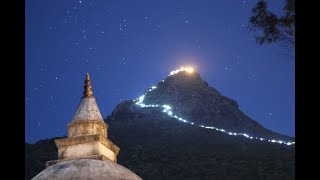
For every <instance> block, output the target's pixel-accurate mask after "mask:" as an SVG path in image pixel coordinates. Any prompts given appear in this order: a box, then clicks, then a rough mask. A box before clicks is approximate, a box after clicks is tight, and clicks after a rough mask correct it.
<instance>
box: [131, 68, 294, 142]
mask: <svg viewBox="0 0 320 180" xmlns="http://www.w3.org/2000/svg"><path fill="white" fill-rule="evenodd" d="M182 71H185V72H188V73H193V72H194V69H193V68H192V67H182V68H180V69H177V70H175V71H171V72H170V74H169V75H168V76H172V75H175V74H178V73H179V72H182ZM162 81H163V82H164V80H162ZM156 88H157V86H152V87H151V88H149V90H148V91H146V93H145V94H144V95H142V96H140V97H139V98H137V99H136V100H134V101H135V102H136V103H135V104H136V105H138V106H140V107H142V108H146V107H147V108H150V107H151V108H154V107H160V108H163V111H162V112H164V113H166V114H167V115H168V116H170V117H172V118H175V119H177V120H178V121H181V122H184V123H188V124H191V125H195V126H199V127H200V128H205V129H211V130H216V131H219V132H222V133H225V134H228V135H230V136H244V137H245V138H248V139H251V140H254V139H256V140H260V141H266V142H270V143H279V144H285V145H288V146H291V145H294V144H295V142H294V141H292V142H289V141H282V140H274V139H266V138H261V137H253V136H250V135H249V134H247V133H236V132H231V131H227V130H225V129H220V128H217V127H214V126H205V125H202V124H200V125H197V124H195V123H194V122H192V121H188V120H186V119H183V118H182V117H179V116H177V115H175V113H174V112H173V111H172V108H171V106H170V105H167V104H164V105H159V104H144V103H143V101H144V98H145V96H146V94H147V93H148V92H151V91H153V90H154V89H156Z"/></svg>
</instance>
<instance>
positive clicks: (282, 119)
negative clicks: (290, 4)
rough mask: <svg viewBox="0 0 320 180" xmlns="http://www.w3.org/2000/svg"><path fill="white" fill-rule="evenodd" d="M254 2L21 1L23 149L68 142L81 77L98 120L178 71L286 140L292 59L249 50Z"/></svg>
mask: <svg viewBox="0 0 320 180" xmlns="http://www.w3.org/2000/svg"><path fill="white" fill-rule="evenodd" d="M256 2H257V1H256V0H247V1H243V0H112V1H111V0H80V1H79V0H78V1H75V0H55V1H49V0H26V1H25V5H26V6H25V8H26V14H25V20H26V21H25V38H26V39H25V48H26V49H25V68H26V74H25V97H26V99H25V115H26V116H25V130H26V132H25V138H26V141H27V142H29V143H34V142H36V141H38V140H40V139H45V138H52V137H56V136H64V135H66V134H67V124H68V123H69V122H70V121H71V119H72V118H73V116H74V114H75V112H76V110H77V107H78V104H79V102H80V99H81V97H82V93H83V86H84V80H85V74H86V73H87V72H89V73H90V77H91V80H92V84H93V93H94V96H95V97H96V99H97V103H98V106H99V108H100V111H101V113H102V116H103V117H106V116H107V115H110V114H111V112H112V110H113V109H114V108H115V106H116V105H117V104H119V103H121V102H123V101H124V100H130V99H136V98H137V97H139V96H140V95H142V94H143V92H144V90H146V89H147V88H148V87H150V86H152V85H155V84H156V83H158V82H159V81H160V80H162V79H164V78H165V77H166V76H167V75H168V74H169V72H170V71H172V70H175V69H178V68H180V67H181V66H185V65H191V66H194V67H195V68H196V70H197V71H198V72H199V73H200V75H201V76H202V78H203V79H204V80H206V81H207V82H208V83H209V85H210V86H212V87H214V88H216V89H217V90H218V91H219V92H220V93H221V94H223V95H225V96H227V97H230V98H232V99H234V100H236V101H237V102H238V104H239V106H240V109H241V110H242V111H243V112H244V113H245V114H247V115H248V116H250V117H251V118H252V119H254V120H256V121H257V122H259V123H260V124H262V125H263V126H264V127H266V128H268V129H271V130H273V131H276V132H279V133H282V134H286V135H290V136H294V134H295V60H294V58H295V57H294V55H293V54H294V51H291V52H289V53H287V52H285V51H284V50H283V49H281V48H280V47H279V46H277V45H265V46H259V45H257V44H256V42H255V39H254V37H253V34H252V33H250V32H248V30H247V25H248V20H249V17H250V15H251V8H252V7H253V6H254V5H255V3H256ZM283 3H284V1H283V0H282V1H272V2H271V3H270V6H271V9H272V10H273V11H275V12H276V13H281V9H282V7H283ZM186 118H187V117H186Z"/></svg>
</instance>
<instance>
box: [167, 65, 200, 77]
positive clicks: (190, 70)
mask: <svg viewBox="0 0 320 180" xmlns="http://www.w3.org/2000/svg"><path fill="white" fill-rule="evenodd" d="M181 71H185V72H187V73H190V74H192V73H193V72H194V71H195V70H194V68H193V67H191V66H187V67H181V68H180V69H177V70H174V71H171V72H170V74H169V76H172V75H175V74H178V73H179V72H181Z"/></svg>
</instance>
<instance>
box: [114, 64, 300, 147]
mask: <svg viewBox="0 0 320 180" xmlns="http://www.w3.org/2000/svg"><path fill="white" fill-rule="evenodd" d="M139 108H140V109H139ZM150 108H153V110H152V111H159V112H164V113H165V114H167V115H168V116H167V118H169V119H170V118H174V119H176V120H179V121H182V122H184V123H188V124H191V125H194V126H198V127H201V128H206V129H212V130H218V131H221V132H224V133H227V134H229V135H235V136H238V135H241V136H244V137H246V138H250V139H258V140H261V141H268V142H272V143H273V142H277V143H279V144H287V145H292V144H294V142H291V141H293V140H294V138H292V137H289V136H286V135H282V134H279V133H276V132H273V131H271V130H269V129H266V128H264V127H263V126H262V125H260V124H259V123H258V122H256V121H254V120H253V119H251V118H250V117H248V116H247V115H245V114H244V113H243V112H242V111H241V110H240V109H239V106H238V103H237V102H236V101H235V100H233V99H231V98H228V97H226V96H223V95H222V94H221V93H219V92H218V91H217V90H216V89H215V88H213V87H211V86H209V84H208V83H207V82H206V81H204V80H203V79H202V78H201V76H200V74H199V73H197V72H196V70H195V69H194V68H191V67H189V68H185V67H184V68H180V69H178V70H175V71H171V72H170V74H169V75H168V76H167V77H166V78H165V79H164V80H161V81H160V82H159V83H158V84H157V85H156V86H152V87H150V88H149V89H147V90H146V91H145V94H144V95H143V96H141V97H139V98H138V99H137V100H134V101H133V102H132V103H128V102H124V103H122V104H120V105H118V106H117V107H116V109H115V110H114V111H113V113H112V116H114V115H115V113H121V110H120V109H122V110H123V109H131V113H134V112H135V111H136V112H146V113H147V114H148V112H150V111H151V110H150ZM151 115H152V114H151Z"/></svg>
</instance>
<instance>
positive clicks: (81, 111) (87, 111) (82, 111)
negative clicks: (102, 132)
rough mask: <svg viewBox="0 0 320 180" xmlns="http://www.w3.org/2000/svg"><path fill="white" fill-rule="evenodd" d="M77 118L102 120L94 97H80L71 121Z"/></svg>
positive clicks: (77, 119)
mask: <svg viewBox="0 0 320 180" xmlns="http://www.w3.org/2000/svg"><path fill="white" fill-rule="evenodd" d="M79 120H80V121H81V120H101V121H103V118H102V116H101V113H100V110H99V108H98V105H97V102H96V99H95V98H94V97H91V98H82V99H81V101H80V104H79V106H78V110H77V112H76V114H75V116H74V117H73V119H72V121H79Z"/></svg>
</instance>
